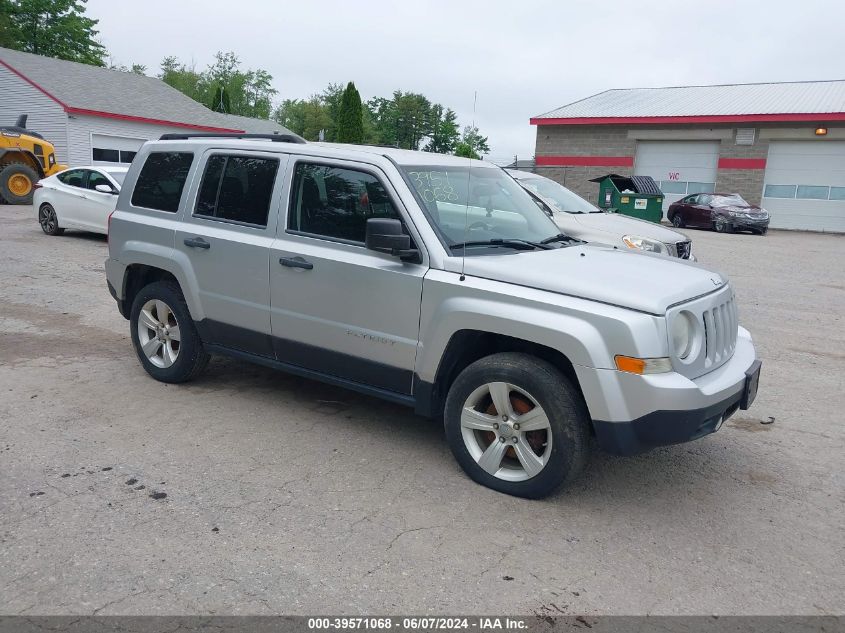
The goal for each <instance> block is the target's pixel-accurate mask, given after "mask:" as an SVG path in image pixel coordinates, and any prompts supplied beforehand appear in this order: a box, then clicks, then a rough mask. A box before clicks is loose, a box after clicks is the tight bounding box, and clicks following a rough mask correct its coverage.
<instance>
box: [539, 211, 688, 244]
mask: <svg viewBox="0 0 845 633" xmlns="http://www.w3.org/2000/svg"><path fill="white" fill-rule="evenodd" d="M566 215H568V216H570V218H571V219H572V220H574V221H575V222H577V223H578V224H579V225H581V226H583V227H584V228H585V229H589V230H591V231H601V232H602V233H610V234H613V236H614V237H615V239H614V240H613V241H614V242H616V241H618V240H621V239H622V236H623V235H638V236H640V237H647V238H649V239H652V240H658V241H660V242H663V243H664V244H674V243H675V242H686V241H687V240H688V239H689V238H688V237H687V236H686V235H684V234H683V233H679V232H678V231H674V230H672V229H667V228H666V227H664V226H661V225H659V224H655V223H654V222H646V221H645V220H638V219H637V218H631V217H628V216H627V215H620V214H619V213H573V214H569V213H567V214H566ZM557 216H558V214H557V213H555V218H557Z"/></svg>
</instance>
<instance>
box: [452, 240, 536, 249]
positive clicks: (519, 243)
mask: <svg viewBox="0 0 845 633" xmlns="http://www.w3.org/2000/svg"><path fill="white" fill-rule="evenodd" d="M468 246H504V247H506V248H512V249H514V250H518V251H533V250H534V249H536V248H541V249H543V250H548V249H549V248H551V247H550V246H548V245H547V244H546V243H545V242H529V241H528V240H517V239H502V238H494V239H492V240H478V241H475V242H458V243H457V244H451V245H450V246H449V248H450V249H451V250H456V249H459V248H466V247H468Z"/></svg>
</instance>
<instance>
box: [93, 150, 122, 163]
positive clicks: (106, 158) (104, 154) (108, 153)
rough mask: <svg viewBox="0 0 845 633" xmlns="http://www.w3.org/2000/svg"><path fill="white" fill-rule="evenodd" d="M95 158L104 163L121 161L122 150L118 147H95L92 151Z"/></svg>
mask: <svg viewBox="0 0 845 633" xmlns="http://www.w3.org/2000/svg"><path fill="white" fill-rule="evenodd" d="M92 154H93V155H94V160H99V161H102V162H104V163H119V162H120V152H119V151H118V150H116V149H103V148H102V147H95V148H94V149H93V151H92Z"/></svg>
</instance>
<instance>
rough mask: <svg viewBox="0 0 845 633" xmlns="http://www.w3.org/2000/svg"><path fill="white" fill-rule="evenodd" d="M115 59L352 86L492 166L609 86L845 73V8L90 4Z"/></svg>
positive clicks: (170, 0) (312, 87)
mask: <svg viewBox="0 0 845 633" xmlns="http://www.w3.org/2000/svg"><path fill="white" fill-rule="evenodd" d="M88 14H89V15H90V16H91V17H93V18H96V19H99V20H100V24H99V29H100V37H101V40H102V42H103V43H104V44H105V45H106V47H107V48H108V50H109V52H110V53H111V56H112V60H113V62H115V63H121V64H126V65H130V64H132V63H141V64H145V65H146V66H147V69H148V71H147V72H148V74H156V73H157V72H158V68H159V64H160V62H161V59H162V58H163V57H165V56H166V55H175V56H176V57H178V58H180V59H181V60H184V61H186V62H193V63H195V64H196V67H197V68H198V69H203V68H205V67H206V66H207V65H208V64H209V63H210V62H211V61H212V59H213V55H214V53H215V52H216V51H218V50H223V51H229V50H231V51H234V52H235V53H237V54H238V56H239V57H240V59H241V61H242V62H243V64H244V65H245V66H246V67H250V68H257V67H260V68H264V69H266V70H267V71H269V72H270V73H271V74H272V75H273V80H274V84H275V87H276V89H277V90H278V91H279V94H278V99H279V100H281V99H286V98H299V97H307V96H309V95H311V94H313V93H316V92H320V91H321V90H322V89H323V88H324V87H325V86H326V85H327V84H328V83H329V82H336V83H340V82H343V83H345V82H347V81H349V80H352V81H354V82H355V84H356V86H357V87H358V90H359V91H360V93H361V96H362V98H363V99H365V100H366V99H369V98H370V97H373V96H382V95H384V96H387V95H389V94H390V93H391V92H392V91H393V90H395V89H401V90H405V91H413V92H421V93H422V94H424V95H426V96H427V97H428V98H429V99H431V100H432V101H436V102H439V103H442V104H443V105H445V106H448V107H451V108H453V109H454V110H455V111H456V112H457V113H458V116H459V119H460V121H461V123H462V124H469V123H470V121H471V120H472V116H473V112H472V109H473V105H472V103H473V92H474V91H476V90H477V91H478V105H477V112H476V116H475V118H476V124H477V125H478V126H479V128H480V129H481V131H482V133H484V134H486V135H488V136H489V140H490V147H491V149H492V152H491V154H490V156H489V158H490V159H492V160H495V161H496V162H503V161H507V160H509V159H510V158H512V157H513V155H514V154H518V155H519V156H520V157H530V156H532V155H533V153H534V133H535V132H534V131H535V128H534V127H533V126H531V125H529V123H528V120H529V118H530V117H531V116H533V115H536V114H540V113H543V112H547V111H549V110H552V109H554V108H557V107H559V106H561V105H564V104H566V103H570V102H572V101H575V100H578V99H582V98H584V97H587V96H589V95H591V94H595V93H596V92H601V91H603V90H606V89H608V88H627V87H652V86H677V85H701V84H716V83H748V82H765V81H800V80H815V79H843V78H845V37H843V36H842V34H841V33H840V32H839V31H840V30H841V26H842V25H843V24H845V2H841V1H839V2H837V1H836V0H831V1H828V2H821V1H817V0H801V1H800V2H797V1H795V0H788V1H785V0H772V1H769V2H739V1H734V2H730V1H721V0H707V1H701V2H677V1H671V0H669V1H667V0H662V1H654V2H650V1H647V0H636V1H631V2H626V1H621V0H620V1H612V0H603V1H598V0H592V1H589V2H587V1H571V0H558V1H532V0H509V1H507V2H504V1H501V2H500V1H498V0H487V1H486V2H484V1H463V0H451V1H440V0H432V1H430V2H427V1H426V0H413V1H400V0H394V1H393V2H381V1H378V2H377V1H375V0H358V1H355V2H350V1H346V2H340V1H334V0H320V1H318V2H313V1H311V2H309V1H307V0H306V1H302V0H300V1H299V2H283V1H272V0H237V1H232V0H202V1H200V0H135V1H132V2H129V1H118V2H116V1H115V0H89V2H88Z"/></svg>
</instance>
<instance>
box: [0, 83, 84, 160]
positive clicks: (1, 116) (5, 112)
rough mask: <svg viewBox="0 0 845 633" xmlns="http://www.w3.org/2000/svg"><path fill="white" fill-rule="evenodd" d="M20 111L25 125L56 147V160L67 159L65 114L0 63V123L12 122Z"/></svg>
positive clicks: (50, 100)
mask: <svg viewBox="0 0 845 633" xmlns="http://www.w3.org/2000/svg"><path fill="white" fill-rule="evenodd" d="M20 114H28V115H29V120H28V121H27V124H26V126H27V127H28V128H29V129H31V130H34V131H36V132H38V133H39V134H41V135H42V136H43V137H44V138H45V139H47V140H48V141H50V142H51V143H52V144H53V145H55V147H56V160H58V161H59V162H60V163H66V162H67V160H68V151H67V147H68V137H67V114H65V111H64V110H63V109H62V107H61V106H60V105H59V104H58V103H56V102H55V101H53V100H52V99H50V97H48V96H47V95H45V94H44V93H43V92H41V91H40V90H37V89H36V88H34V87H33V86H31V85H30V84H29V83H27V82H26V81H24V80H23V79H21V78H20V77H18V76H17V75H16V74H14V73H13V72H11V71H10V70H9V69H8V68H6V67H4V66H0V124H2V125H14V124H15V120H16V119H17V118H18V115H20Z"/></svg>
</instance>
